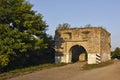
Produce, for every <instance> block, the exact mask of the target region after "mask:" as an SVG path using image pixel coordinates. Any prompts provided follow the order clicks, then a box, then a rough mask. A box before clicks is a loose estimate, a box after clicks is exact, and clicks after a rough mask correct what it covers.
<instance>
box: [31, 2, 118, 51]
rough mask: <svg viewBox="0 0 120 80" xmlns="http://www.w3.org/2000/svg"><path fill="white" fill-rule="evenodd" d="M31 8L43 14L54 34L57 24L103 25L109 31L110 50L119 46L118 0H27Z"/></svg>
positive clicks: (75, 25)
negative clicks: (31, 5)
mask: <svg viewBox="0 0 120 80" xmlns="http://www.w3.org/2000/svg"><path fill="white" fill-rule="evenodd" d="M29 1H30V3H31V4H33V5H34V6H33V10H36V11H37V12H38V13H41V14H43V16H44V18H43V19H44V20H45V21H46V23H47V24H48V25H49V28H48V30H47V33H48V34H50V35H53V36H54V32H55V29H56V27H57V25H58V24H62V23H69V24H70V25H71V27H81V26H85V25H86V24H91V25H93V26H103V27H104V28H106V29H107V30H108V31H109V32H110V33H111V45H112V48H111V49H112V50H113V49H114V48H116V47H120V35H119V34H120V0H29Z"/></svg>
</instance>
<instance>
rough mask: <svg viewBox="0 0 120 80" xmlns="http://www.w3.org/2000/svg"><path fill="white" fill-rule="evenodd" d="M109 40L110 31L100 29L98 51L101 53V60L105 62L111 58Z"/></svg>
mask: <svg viewBox="0 0 120 80" xmlns="http://www.w3.org/2000/svg"><path fill="white" fill-rule="evenodd" d="M110 44H111V40H110V33H109V32H107V31H106V30H105V29H101V34H100V45H101V47H100V51H101V52H100V53H101V60H102V62H105V61H107V60H110V59H111V56H110V51H111V50H110V49H111V45H110Z"/></svg>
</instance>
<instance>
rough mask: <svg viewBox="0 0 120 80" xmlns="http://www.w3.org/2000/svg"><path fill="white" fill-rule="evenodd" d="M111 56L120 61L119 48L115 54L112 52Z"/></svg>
mask: <svg viewBox="0 0 120 80" xmlns="http://www.w3.org/2000/svg"><path fill="white" fill-rule="evenodd" d="M111 56H112V58H113V59H114V58H118V59H120V48H119V47H117V48H116V49H115V50H114V51H113V52H111Z"/></svg>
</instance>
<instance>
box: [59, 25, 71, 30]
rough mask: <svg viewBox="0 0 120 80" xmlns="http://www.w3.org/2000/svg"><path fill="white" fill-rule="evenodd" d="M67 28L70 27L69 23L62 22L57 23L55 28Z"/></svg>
mask: <svg viewBox="0 0 120 80" xmlns="http://www.w3.org/2000/svg"><path fill="white" fill-rule="evenodd" d="M69 28H70V24H68V23H63V24H59V25H58V27H57V30H59V29H69Z"/></svg>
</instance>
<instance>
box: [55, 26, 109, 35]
mask: <svg viewBox="0 0 120 80" xmlns="http://www.w3.org/2000/svg"><path fill="white" fill-rule="evenodd" d="M93 29H94V30H96V31H99V30H101V31H105V32H106V33H107V34H109V35H111V34H110V33H109V32H108V31H107V30H106V29H105V28H103V27H80V28H66V29H65V28H64V29H57V30H56V31H57V32H59V31H60V32H61V31H62V32H66V33H69V32H73V31H77V30H81V31H83V33H86V34H87V33H88V32H89V31H91V30H93ZM84 31H85V32H84Z"/></svg>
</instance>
